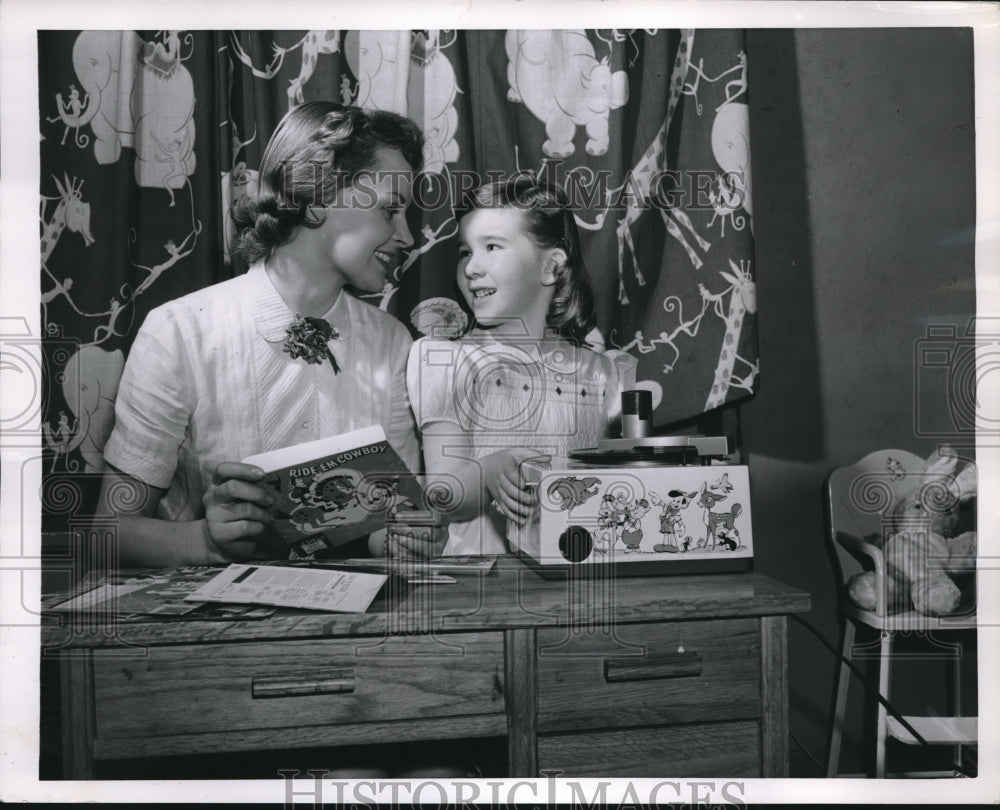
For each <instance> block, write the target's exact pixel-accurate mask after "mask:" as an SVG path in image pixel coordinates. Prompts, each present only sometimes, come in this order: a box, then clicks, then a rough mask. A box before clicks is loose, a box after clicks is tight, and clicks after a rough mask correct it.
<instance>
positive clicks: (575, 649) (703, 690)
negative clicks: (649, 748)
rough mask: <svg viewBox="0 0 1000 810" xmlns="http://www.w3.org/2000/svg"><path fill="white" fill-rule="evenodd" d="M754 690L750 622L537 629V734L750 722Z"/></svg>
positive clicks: (755, 642)
mask: <svg viewBox="0 0 1000 810" xmlns="http://www.w3.org/2000/svg"><path fill="white" fill-rule="evenodd" d="M601 629H602V628H598V630H601ZM759 684H760V630H759V623H758V620H757V619H734V620H724V621H705V622H665V623H662V624H620V625H616V626H614V627H613V632H606V633H605V632H594V633H589V632H586V630H579V629H578V630H576V631H573V632H570V631H566V630H562V629H545V630H539V631H538V709H539V716H538V730H539V731H543V732H544V731H570V730H574V729H582V728H591V729H598V728H614V727H619V728H620V727H625V726H644V725H658V724H663V723H694V722H701V721H718V720H752V719H756V718H758V717H760V713H761V706H760V686H759Z"/></svg>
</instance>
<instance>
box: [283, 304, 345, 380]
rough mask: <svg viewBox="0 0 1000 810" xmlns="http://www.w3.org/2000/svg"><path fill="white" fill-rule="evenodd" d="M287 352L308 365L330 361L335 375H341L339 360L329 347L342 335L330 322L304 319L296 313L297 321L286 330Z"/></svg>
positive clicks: (320, 319)
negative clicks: (330, 342) (331, 342)
mask: <svg viewBox="0 0 1000 810" xmlns="http://www.w3.org/2000/svg"><path fill="white" fill-rule="evenodd" d="M285 334H287V335H288V337H286V338H285V351H286V352H288V353H289V354H290V355H291V356H292V357H293V358H297V357H301V358H302V359H303V360H305V361H306V362H307V363H322V362H323V361H324V360H329V361H330V365H331V366H333V373H334V374H339V373H340V366H339V365H338V363H337V358H336V357H334V356H333V352H331V351H330V347H329V345H328V343H329V341H331V340H336V339H337V338H338V337H340V333H339V332H338V331H337V330H336V329H334V328H333V326H332V325H331V324H330V322H329V321H326V320H324V319H323V318H303V317H302V316H301V315H299V314H298V313H295V320H293V321H292V323H291V325H289V326H288V327H287V328H286V329H285Z"/></svg>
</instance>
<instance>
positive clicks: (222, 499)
mask: <svg viewBox="0 0 1000 810" xmlns="http://www.w3.org/2000/svg"><path fill="white" fill-rule="evenodd" d="M264 475H265V473H264V471H263V470H261V469H260V468H259V467H253V466H251V465H249V464H240V463H239V462H235V461H223V462H222V463H221V464H219V465H218V466H217V467H216V468H215V473H214V474H213V476H212V484H211V486H209V488H208V490H207V491H206V492H205V495H204V497H203V498H202V501H203V503H204V504H205V523H204V526H205V539H206V541H207V542H206V545H207V546H208V550H209V553H210V554H212V553H214V554H215V555H216V556H218V557H219V558H220V559H221V561H223V562H232V561H234V560H245V559H247V558H248V557H249V556H250V555H251V554H252V553H253V550H254V546H256V544H257V540H256V537H257V535H259V534H261V533H262V532H263V531H264V528H265V526H269V525H270V524H271V523H273V522H274V515H272V514H271V513H270V512H268V511H267V510H268V508H269V507H270V506H271V505H272V504H273V503H274V499H273V497H272V496H271V494H270V493H269V492H268V490H267V489H266V488H265V487H264V486H262V485H261V484H260V483H259V482H260V481H262V480H263V478H264Z"/></svg>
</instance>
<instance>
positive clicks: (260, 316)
mask: <svg viewBox="0 0 1000 810" xmlns="http://www.w3.org/2000/svg"><path fill="white" fill-rule="evenodd" d="M246 278H247V300H248V302H249V305H250V315H251V317H252V318H253V322H254V326H255V327H256V328H257V332H258V333H259V334H260V336H261V337H262V338H264V340H266V341H267V342H268V343H281V342H282V341H284V339H285V338H286V337H288V335H287V333H286V331H285V330H286V329H287V328H288V326H289V325H290V324H291V322H292V319H293V318H294V317H295V313H294V312H292V311H291V310H290V309H289V308H288V305H287V304H286V303H285V300H284V299H283V298H282V297H281V296H280V295H279V294H278V291H277V290H276V289H275V288H274V284H272V283H271V279H270V277H269V276H268V275H267V272H266V271H265V270H264V262H263V261H259V262H257V263H256V264H253V265H251V267H250V269H249V270H248V271H247V275H246ZM348 295H349V294H348V293H347V292H345V291H344V290H341V291H340V294H339V295H338V296H337V300H336V301H334V302H333V305H332V306H331V307H330V308H329V309H328V310H327V311H326V312H325V313H324V315H323V318H324V319H325V320H327V321H329V322H330V323H331V324H332V325H333V327H334V328H335V329H336V330H337V332H338V333H339V337H337V338H334V340H346V339H347V338H348V337H349V336H350V333H351V322H350V317H349V316H348V301H347V298H348Z"/></svg>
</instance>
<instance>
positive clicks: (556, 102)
mask: <svg viewBox="0 0 1000 810" xmlns="http://www.w3.org/2000/svg"><path fill="white" fill-rule="evenodd" d="M504 47H505V49H506V51H507V60H508V64H507V82H508V84H509V85H510V89H509V90H508V91H507V100H508V101H514V102H521V103H523V104H524V105H525V106H526V107H527V108H528V109H529V110H530V111H531V114H532V115H534V116H535V118H537V119H538V120H539V121H541V122H542V123H543V124H545V134H546V135H547V136H548V138H547V140H546V141H545V142H544V143H543V144H542V152H544V153H545V154H546V155H547V156H548V157H569V156H570V155H572V154H573V152H574V151H575V147H574V145H573V138H574V136H575V135H576V128H577V127H578V126H582V127H586V129H587V144H586V150H587V154H588V155H603V154H606V153H607V151H608V115H609V113H610V111H611V110H616V109H618V108H619V107H623V106H625V102H626V101H628V74H627V73H626V72H625V71H624V70H618V71H615V72H614V73H612V72H611V67H610V66H609V64H608V57H605V58H604V59H602V60H600V61H598V60H597V56H596V54H595V52H594V46H593V45H592V44H591V42H590V40H589V39H588V38H587V35H586V33H585V32H584V31H583V30H579V29H574V30H570V29H564V30H555V31H552V30H547V31H543V30H513V29H512V30H509V31H507V34H506V37H505V39H504Z"/></svg>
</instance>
